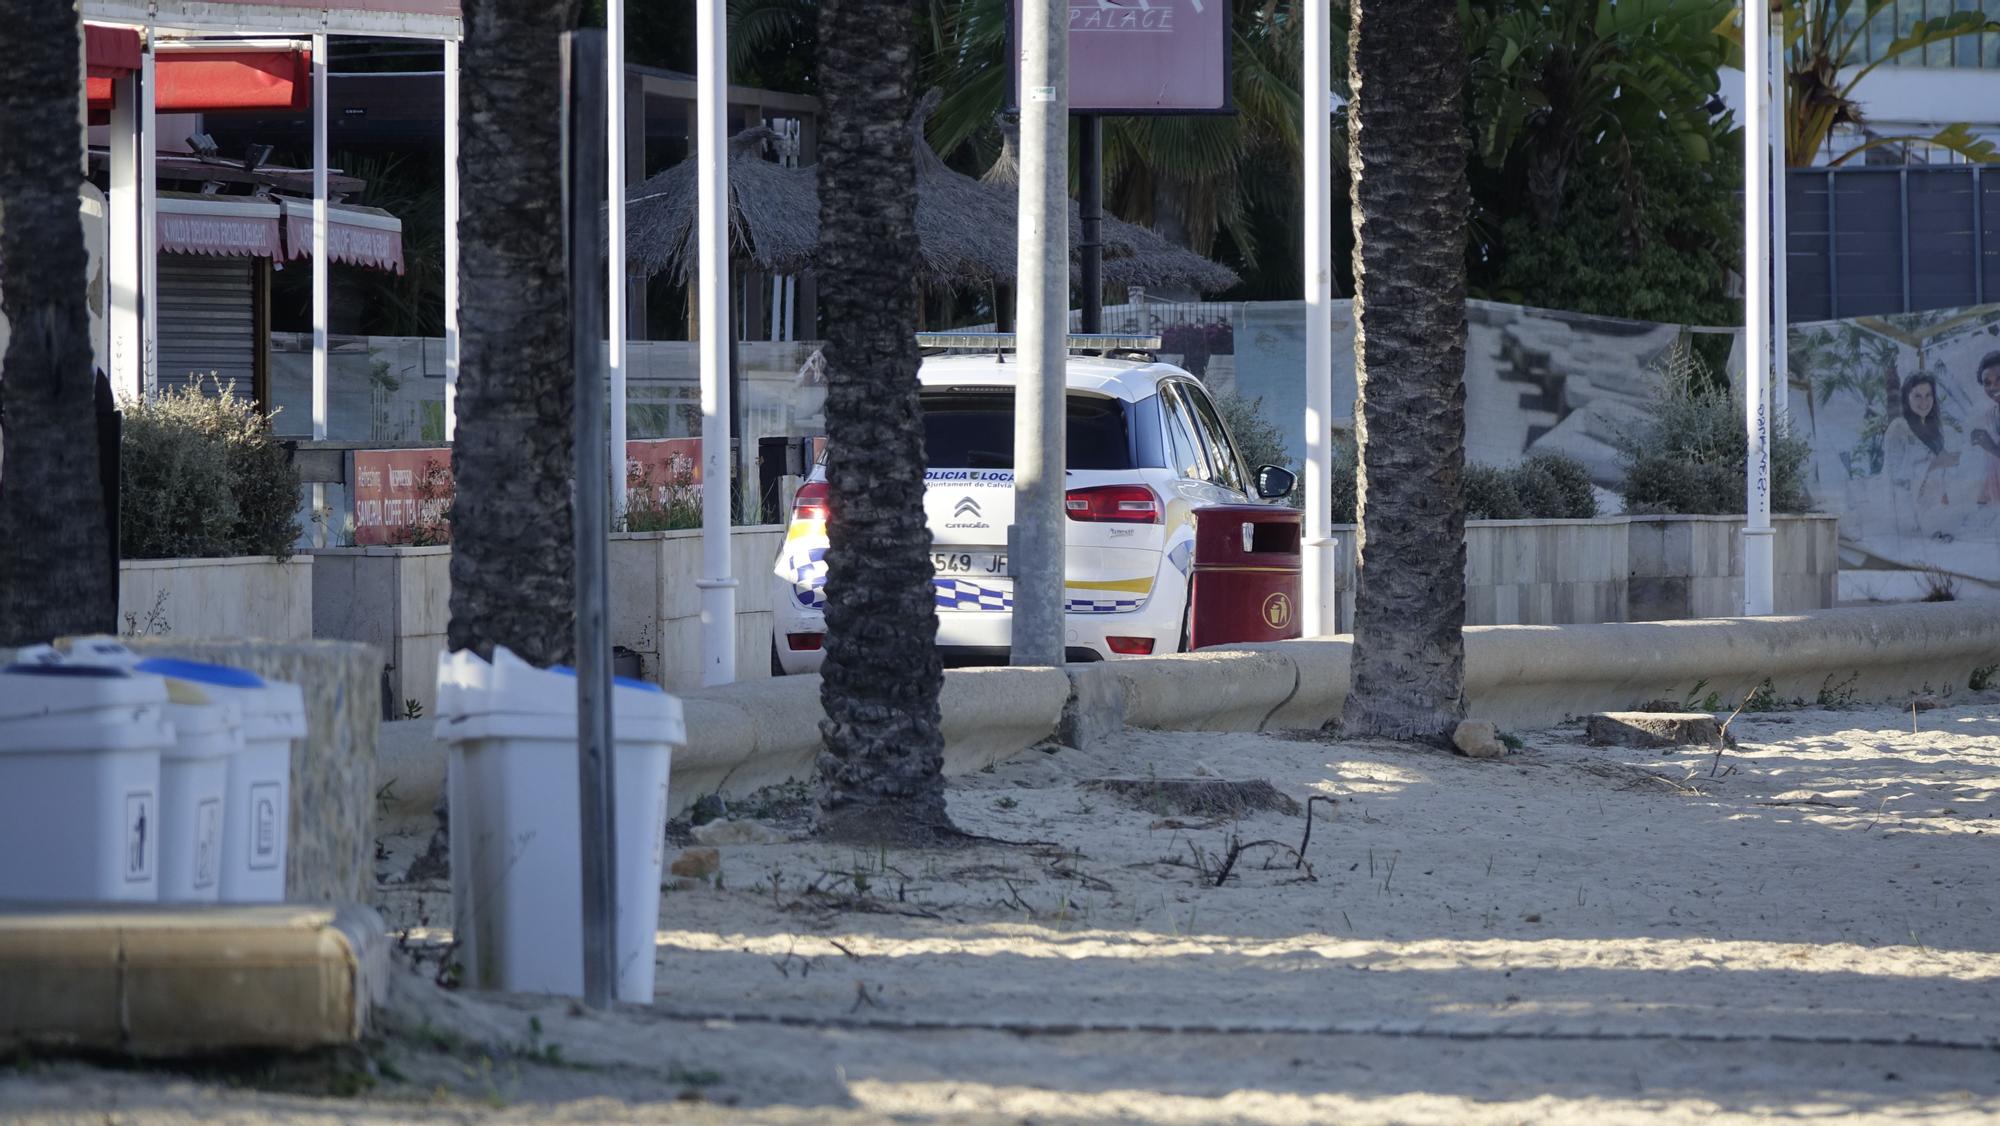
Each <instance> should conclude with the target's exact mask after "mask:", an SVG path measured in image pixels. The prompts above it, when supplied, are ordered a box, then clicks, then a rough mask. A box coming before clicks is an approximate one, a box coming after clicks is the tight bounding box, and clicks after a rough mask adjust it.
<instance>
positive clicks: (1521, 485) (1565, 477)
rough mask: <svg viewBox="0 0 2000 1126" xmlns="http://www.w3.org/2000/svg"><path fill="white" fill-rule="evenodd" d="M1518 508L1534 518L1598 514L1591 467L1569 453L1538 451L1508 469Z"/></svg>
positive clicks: (1578, 516) (1580, 516) (1568, 517)
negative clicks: (1519, 500) (1592, 485)
mask: <svg viewBox="0 0 2000 1126" xmlns="http://www.w3.org/2000/svg"><path fill="white" fill-rule="evenodd" d="M1508 475H1509V476H1510V477H1511V478H1512V479H1513V482H1514V492H1515V493H1516V494H1517V495H1518V496H1519V497H1520V498H1521V507H1522V508H1523V509H1525V510H1526V511H1527V513H1528V515H1529V516H1530V517H1533V518H1534V519H1537V520H1588V519H1590V518H1591V517H1593V516H1596V515H1597V490H1596V489H1594V488H1592V487H1591V484H1590V470H1589V469H1587V468H1585V466H1584V464H1583V463H1582V462H1580V461H1578V460H1576V459H1575V458H1573V457H1570V456H1569V455H1568V454H1558V453H1540V454H1535V455H1534V456H1532V457H1530V458H1528V459H1527V460H1526V461H1523V462H1522V463H1521V464H1519V465H1517V466H1515V467H1514V468H1513V469H1511V470H1509V471H1508Z"/></svg>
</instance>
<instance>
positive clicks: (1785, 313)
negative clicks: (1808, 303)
mask: <svg viewBox="0 0 2000 1126" xmlns="http://www.w3.org/2000/svg"><path fill="white" fill-rule="evenodd" d="M1786 85H1787V80H1786V76H1785V12H1784V8H1783V7H1782V6H1778V7H1775V8H1774V9H1773V10H1772V12H1771V115H1770V116H1771V341H1772V344H1771V417H1772V418H1773V419H1774V420H1775V421H1776V424H1777V429H1778V433H1781V434H1782V433H1784V432H1785V430H1786V429H1787V427H1788V425H1789V424H1790V421H1791V402H1790V401H1789V400H1790V398H1791V359H1792V358H1791V355H1790V348H1791V322H1792V311H1791V293H1790V291H1789V289H1788V285H1789V282H1788V281H1787V267H1788V266H1789V264H1790V263H1789V261H1788V256H1789V255H1790V253H1791V244H1790V242H1788V241H1787V235H1786V226H1787V224H1786V217H1785V211H1786V209H1787V208H1788V207H1789V206H1790V200H1789V198H1788V195H1787V193H1788V192H1789V191H1790V188H1791V182H1790V179H1789V173H1787V172H1786V171H1785V165H1786V160H1785V131H1786V128H1787V126H1788V125H1789V117H1790V115H1789V113H1788V112H1787V111H1786V109H1785V88H1786Z"/></svg>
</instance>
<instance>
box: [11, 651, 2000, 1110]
mask: <svg viewBox="0 0 2000 1126" xmlns="http://www.w3.org/2000/svg"><path fill="white" fill-rule="evenodd" d="M1913 727H1914V730H1913ZM1731 731H1732V733H1733V734H1734V735H1735V736H1736V737H1737V739H1738V741H1739V742H1738V745H1737V746H1735V747H1733V748H1729V749H1726V750H1724V751H1723V752H1722V753H1721V755H1720V756H1719V757H1718V756H1716V755H1715V754H1714V753H1713V752H1712V751H1695V750H1679V751H1673V752H1669V753H1662V752H1660V751H1656V750H1641V749H1633V748H1609V747H1593V746H1589V745H1587V744H1586V743H1585V741H1584V737H1583V730H1582V728H1581V726H1574V727H1565V728H1558V729H1553V730H1548V731H1539V732H1523V733H1518V742H1519V746H1518V748H1516V749H1515V750H1514V751H1513V752H1512V753H1510V754H1509V755H1508V756H1507V757H1506V758H1504V759H1502V760H1499V761H1472V760H1468V759H1463V758H1458V757H1455V756H1449V755H1445V754H1441V753H1433V752H1425V751H1418V750H1411V749H1407V748H1402V747H1396V746H1392V745H1385V744H1365V743H1342V742H1333V741H1324V740H1319V739H1313V738H1305V737H1283V736H1272V735H1219V734H1202V733H1161V732H1131V733H1128V734H1127V735H1125V736H1123V737H1121V738H1120V739H1119V740H1117V741H1115V742H1113V743H1111V744H1109V745H1107V746H1104V747H1102V748H1099V749H1096V750H1093V751H1091V752H1079V751H1076V750H1071V749H1052V750H1050V751H1046V752H1043V751H1037V752H1031V753H1028V754H1026V755H1023V756H1021V757H1019V758H1017V759H1015V760H1014V761H1011V762H1008V763H1005V764H1002V765H1000V766H998V767H996V768H994V769H992V770H991V771H989V772H986V773H982V774H978V775H974V776H971V777H968V778H962V779H956V780H954V781H953V783H952V788H951V810H952V815H953V817H954V819H955V820H956V821H957V823H958V824H959V825H960V826H961V827H962V828H964V829H965V830H967V831H969V832H971V833H974V834H978V835H980V836H983V837H987V838H994V840H993V841H990V842H978V843H975V844H972V845H970V846H967V847H962V848H952V849H937V850H924V851H903V850H876V851H874V852H866V851H857V850H853V849H848V848H842V847H835V846H830V845H826V844H823V843H820V842H816V841H813V840H811V839H801V838H799V837H798V836H797V835H796V834H795V833H794V830H797V829H799V828H800V827H801V826H802V822H801V821H800V819H799V810H798V809H797V808H796V807H794V806H790V805H787V804H786V802H785V801H784V798H786V797H787V796H788V795H785V794H782V793H781V794H778V795H767V798H766V800H763V801H760V802H758V803H742V802H739V803H738V804H737V806H736V807H735V809H734V811H733V812H735V813H737V814H743V813H754V814H758V815H760V816H761V818H762V819H763V821H764V822H765V823H767V824H769V825H770V826H772V827H774V828H775V829H777V830H778V834H779V835H781V836H785V837H786V838H787V839H782V840H777V841H774V842H771V843H759V844H728V845H722V846H719V847H718V857H719V861H720V867H719V870H718V871H717V872H716V873H715V874H714V875H711V876H707V877H704V878H703V879H701V880H698V881H695V882H694V883H693V885H692V886H690V887H685V888H678V889H675V890H671V891H669V892H668V893H667V894H666V895H665V896H664V898H663V900H662V909H661V918H660V933H659V965H658V972H659V987H658V993H657V998H656V1002H655V1004H654V1005H653V1006H652V1007H651V1008H649V1009H642V1008H637V1007H626V1008H621V1009H619V1010H617V1011H615V1012H613V1013H609V1014H585V1013H583V1012H582V1011H581V1010H580V1009H578V1008H577V1007H575V1006H573V1005H571V1004H570V1003H569V1002H567V1001H563V1000H558V999H550V998H530V997H495V996H482V995H472V994H467V993H461V992H453V991H448V990H444V989H440V988H438V987H436V986H434V985H432V984H431V979H432V977H433V976H434V974H435V966H434V965H433V964H431V961H430V959H432V958H434V957H435V956H436V955H437V953H438V952H439V951H440V949H441V946H440V944H441V943H442V942H443V941H444V940H445V939H446V938H448V935H446V934H445V933H443V932H442V931H441V930H440V927H442V926H443V925H446V924H448V920H449V916H450V909H449V890H448V886H447V885H446V884H445V883H443V882H442V881H438V880H421V879H420V880H417V881H414V882H406V881H404V879H403V875H404V874H405V873H406V872H407V870H408V867H409V861H410V860H411V859H412V858H413V857H414V856H415V855H416V854H417V853H418V852H420V851H421V848H422V843H423V836H424V827H423V826H417V825H412V826H406V827H404V831H403V832H401V833H400V834H396V835H392V836H391V837H389V838H388V839H385V841H384V850H383V853H382V863H381V873H382V876H383V883H382V886H381V889H380V891H381V907H382V909H383V911H384V913H385V915H386V916H387V917H388V918H389V919H390V921H391V923H392V925H395V926H398V927H401V928H407V929H408V930H409V932H410V938H411V947H410V950H411V953H410V955H406V958H408V959H410V960H411V961H413V963H414V964H413V966H412V968H411V969H410V970H409V971H408V972H407V973H405V974H404V975H403V976H402V977H400V978H399V979H398V981H397V983H396V989H395V999H394V1003H393V1005H392V1013H391V1014H390V1019H389V1021H388V1027H387V1030H386V1032H385V1034H384V1035H383V1036H382V1037H381V1038H380V1039H379V1040H378V1041H376V1042H374V1043H372V1044H370V1045H368V1046H367V1048H366V1050H363V1051H357V1052H353V1053H347V1054H345V1055H344V1057H343V1058H342V1059H340V1060H319V1059H315V1060H311V1061H303V1062H302V1061H264V1062H262V1063H260V1064H258V1065H256V1066H255V1067H253V1068H252V1069H250V1070H249V1071H247V1072H246V1071H244V1070H243V1069H236V1070H232V1071H228V1072H212V1071H211V1072H186V1071H172V1070H165V1071H163V1070H160V1069H146V1070H109V1069H105V1068H99V1067H93V1066H90V1065H87V1064H82V1063H77V1062H73V1061H48V1060H30V1061H23V1063H22V1064H21V1065H20V1066H19V1067H17V1068H16V1069H15V1071H14V1072H13V1073H11V1074H10V1075H8V1077H7V1078H4V1079H0V1119H4V1120H7V1121H31V1122H62V1121H94V1122H97V1121H105V1120H106V1116H107V1115H108V1116H110V1119H111V1120H114V1121H133V1122H137V1121H148V1122H152V1121H159V1122H172V1121H194V1120H201V1121H228V1120H232V1119H233V1120H238V1121H269V1120H282V1121H288V1122H317V1121H328V1122H332V1121H342V1122H355V1121H360V1122H403V1121H417V1122H459V1121H472V1120H488V1119H491V1120H497V1121H509V1122H515V1121H518V1122H528V1121H668V1120H671V1121H695V1122H706V1121H731V1122H737V1121H741V1122H783V1123H792V1122H850V1121H852V1122H865V1121H883V1120H895V1121H944V1122H953V1123H959V1122H964V1123H987V1122H993V1123H999V1122H1009V1123H1018V1122H1037V1123H1041V1122H1067V1121H1103V1120H1115V1121H1149V1122H1171V1123H1183V1122H1185V1123H1194V1122H1243V1123H1290V1122H1308V1121H1344V1122H1345V1121H1353V1122H1408V1121H1440V1122H1444V1121H1449V1122H1523V1121H1537V1122H1542V1121H1557V1122H1620V1121H1637V1120H1646V1121H1683V1120H1688V1121H1692V1120H1695V1119H1703V1120H1721V1121H1735V1120H1745V1121H1747V1120H1749V1119H1752V1118H1767V1117H1772V1116H1808V1115H1811V1116H1825V1115H1834V1114H1847V1115H1858V1116H1860V1117H1863V1118H1874V1119H1883V1120H1888V1119H1897V1118H1906V1117H1918V1116H1921V1117H1923V1118H1925V1119H1926V1120H1930V1121H1968V1122H1970V1121H1988V1120H1994V1119H2000V1050H1996V1045H2000V953H1996V951H2000V864H1996V858H2000V852H1996V848H1997V847H2000V692H1995V691H1993V690H1990V689H1989V690H1987V691H1985V692H1983V693H1966V692H1963V691H1961V692H1959V693H1958V694H1956V695H1954V696H1952V697H1950V698H1948V699H1947V700H1945V701H1944V706H1942V707H1939V708H1937V709H1935V710H1926V711H1921V712H1916V713H1912V712H1910V711H1908V710H1897V709H1893V708H1874V709H1859V708H1857V709H1782V710H1777V711H1770V712H1745V713H1743V714H1741V715H1740V716H1738V717H1737V718H1736V719H1735V721H1734V722H1733V724H1732V725H1731ZM1106 779H1110V780H1114V783H1122V785H1117V784H1114V786H1113V787H1110V788H1107V787H1106V786H1104V785H1102V784H1101V782H1102V780H1106ZM1222 782H1236V783H1254V782H1267V783H1269V791H1270V792H1269V793H1268V794H1265V792H1264V791H1265V788H1264V787H1257V786H1251V787H1248V788H1247V790H1246V788H1245V787H1240V786H1239V787H1232V788H1228V791H1227V792H1228V793H1230V794H1242V793H1247V794H1248V796H1250V797H1252V798H1255V797H1257V796H1259V795H1263V796H1266V797H1269V798H1271V799H1273V802H1272V804H1275V805H1276V806H1278V807H1279V808H1265V809H1242V810H1233V811H1232V810H1227V809H1218V808H1216V807H1215V802H1216V801H1217V800H1218V798H1217V794H1218V792H1220V791H1223V790H1224V788H1223V787H1219V786H1217V785H1214V783H1222ZM790 796H796V795H790ZM1225 796H1227V795H1225ZM773 797H774V798H775V799H776V800H775V801H774V800H770V799H771V798H773ZM1309 799H1325V800H1311V801H1310V809H1311V815H1312V831H1311V837H1310V840H1309V842H1308V841H1304V837H1305V827H1306V817H1305V815H1304V810H1305V808H1306V807H1307V803H1308V800H1309ZM1224 804H1227V803H1224ZM1302 842H1303V848H1302V847H1301V845H1302ZM1239 846H1240V847H1239ZM673 851H674V850H672V849H670V850H669V855H672V854H673ZM1225 868H1226V869H1227V871H1226V873H1225V872H1224V869H1225ZM335 1091H338V1092H340V1094H335V1093H334V1092H335Z"/></svg>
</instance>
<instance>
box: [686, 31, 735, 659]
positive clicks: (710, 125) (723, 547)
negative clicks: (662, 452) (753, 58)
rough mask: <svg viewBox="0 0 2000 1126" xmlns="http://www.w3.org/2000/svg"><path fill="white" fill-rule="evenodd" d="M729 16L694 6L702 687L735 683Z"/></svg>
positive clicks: (699, 588)
mask: <svg viewBox="0 0 2000 1126" xmlns="http://www.w3.org/2000/svg"><path fill="white" fill-rule="evenodd" d="M728 39H729V30H728V15H727V13H726V11H725V8H724V4H723V0H697V2H696V4H695V9H694V57H695V119H696V121H695V154H694V157H695V161H696V164H695V169H696V171H695V183H696V185H697V198H698V200H699V202H698V203H697V204H696V208H695V211H696V217H695V220H696V224H697V228H698V229H697V232H696V236H697V237H696V242H697V246H698V248H699V254H700V272H699V275H698V276H699V278H700V284H699V286H698V288H697V297H696V300H697V301H698V302H699V304H700V307H701V308H700V317H701V344H700V351H701V575H702V577H701V578H699V579H696V580H695V584H694V585H695V588H696V589H697V590H699V591H701V683H702V687H704V688H707V687H713V686H715V685H718V684H728V683H730V682H732V681H734V680H735V679H736V580H735V579H734V578H733V577H731V575H730V573H729V499H730V498H729V493H730V485H731V483H732V482H731V477H730V466H731V464H732V463H733V462H734V461H735V457H734V455H733V452H732V451H731V450H730V448H729V437H730V419H731V407H730V401H729V400H730V395H729V384H730V378H729V352H730V341H731V339H732V337H731V328H730V318H729V296H730V288H729V138H728V132H727V130H726V128H725V125H726V121H725V118H726V117H727V116H728V113H729V90H728V80H729V78H728V66H729V64H728V62H727V59H728Z"/></svg>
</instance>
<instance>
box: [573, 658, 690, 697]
mask: <svg viewBox="0 0 2000 1126" xmlns="http://www.w3.org/2000/svg"><path fill="white" fill-rule="evenodd" d="M549 671H550V672H552V673H556V674H558V675H560V676H567V677H570V678H571V679H575V677H576V670H575V669H573V668H571V667H570V666H568V665H550V666H549ZM611 683H613V684H615V685H617V686H618V687H620V688H632V689H636V690H638V691H640V692H658V693H660V694H661V695H663V696H664V695H666V691H667V690H666V689H664V688H662V687H660V686H659V685H657V684H654V683H653V682H652V681H650V680H633V679H632V678H631V677H629V676H614V677H612V678H611Z"/></svg>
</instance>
